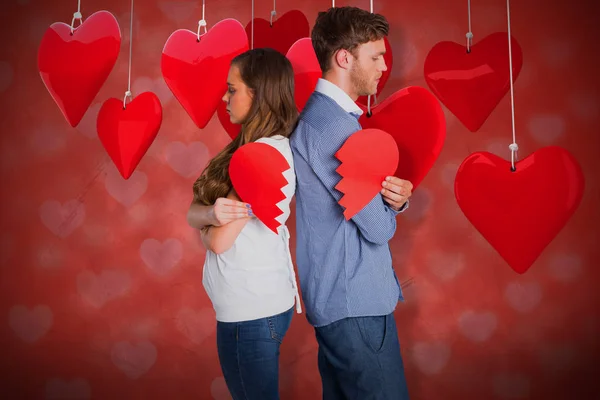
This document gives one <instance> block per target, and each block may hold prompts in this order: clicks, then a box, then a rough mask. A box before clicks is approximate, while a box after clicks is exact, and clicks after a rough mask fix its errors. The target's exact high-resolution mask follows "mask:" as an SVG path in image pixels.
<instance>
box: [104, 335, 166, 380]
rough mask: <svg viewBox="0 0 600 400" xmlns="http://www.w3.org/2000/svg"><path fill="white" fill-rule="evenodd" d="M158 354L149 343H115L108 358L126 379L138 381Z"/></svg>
mask: <svg viewBox="0 0 600 400" xmlns="http://www.w3.org/2000/svg"><path fill="white" fill-rule="evenodd" d="M157 356H158V352H157V350H156V347H155V346H154V345H153V344H152V343H151V342H149V341H147V340H143V341H141V342H138V343H135V344H132V343H130V342H125V341H123V342H117V343H115V345H114V346H113V348H112V350H111V352H110V358H111V360H112V362H113V364H115V365H116V366H117V368H119V369H120V370H121V371H122V372H123V373H124V374H125V375H126V376H127V377H129V378H130V379H138V378H139V377H141V376H142V375H144V374H146V373H147V372H148V371H149V370H150V368H152V366H153V365H154V363H155V362H156V357H157Z"/></svg>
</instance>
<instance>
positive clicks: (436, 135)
mask: <svg viewBox="0 0 600 400" xmlns="http://www.w3.org/2000/svg"><path fill="white" fill-rule="evenodd" d="M361 108H362V109H363V111H365V112H364V113H363V115H362V116H361V117H360V119H359V122H360V124H361V125H362V127H363V128H364V129H369V128H371V129H381V130H382V131H384V132H387V133H389V134H390V135H392V137H393V138H394V140H395V142H396V145H397V146H398V152H399V154H400V161H399V163H398V168H397V169H396V171H395V173H394V174H393V175H395V176H397V177H399V178H402V179H406V180H408V181H410V182H411V183H412V184H413V190H416V189H417V187H418V186H419V184H420V183H421V181H422V180H423V178H425V176H426V175H427V173H428V172H429V170H430V169H431V167H433V164H434V163H435V161H436V160H437V158H438V156H439V155H440V153H441V151H442V147H443V146H444V141H445V140H446V120H445V118H444V111H443V110H442V107H441V106H440V103H439V101H438V100H437V99H436V98H435V96H434V95H432V94H431V93H430V92H429V91H428V90H427V89H425V88H422V87H418V86H409V87H407V88H404V89H401V90H399V91H397V92H396V93H394V94H393V95H391V96H390V97H388V98H387V99H385V100H384V101H383V102H381V103H379V104H377V105H376V106H374V107H372V108H371V116H370V117H369V114H368V113H367V112H366V111H367V110H366V109H365V108H364V107H362V106H361Z"/></svg>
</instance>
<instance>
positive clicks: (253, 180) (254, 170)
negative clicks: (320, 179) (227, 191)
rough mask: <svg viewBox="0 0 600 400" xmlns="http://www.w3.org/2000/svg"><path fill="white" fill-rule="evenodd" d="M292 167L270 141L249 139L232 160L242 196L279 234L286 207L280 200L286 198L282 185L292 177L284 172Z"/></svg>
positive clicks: (232, 175)
mask: <svg viewBox="0 0 600 400" xmlns="http://www.w3.org/2000/svg"><path fill="white" fill-rule="evenodd" d="M289 169H290V164H289V163H288V162H287V160H286V159H285V157H284V156H283V154H281V153H280V152H279V150H277V149H276V148H275V147H273V146H271V145H269V144H266V143H256V142H253V143H248V144H245V145H243V146H241V147H240V148H239V149H237V150H236V151H235V152H234V153H233V156H232V157H231V161H230V163H229V176H230V178H231V184H232V185H233V188H234V189H235V191H236V192H237V194H238V196H239V197H240V199H241V200H242V201H243V202H245V203H248V204H250V205H251V206H252V212H253V213H254V215H256V217H257V218H258V219H259V220H261V221H262V222H263V223H264V224H265V225H266V226H267V227H268V228H269V229H271V230H272V231H273V232H274V233H276V234H277V228H278V227H279V226H281V223H280V222H279V221H277V219H276V218H277V217H278V216H280V215H282V214H283V211H281V209H280V208H279V207H278V206H277V204H278V203H279V202H280V201H282V200H285V198H286V196H285V194H284V193H283V192H282V190H281V189H282V188H283V187H285V186H287V184H288V181H287V179H286V178H285V176H284V175H283V173H284V172H285V171H287V170H289Z"/></svg>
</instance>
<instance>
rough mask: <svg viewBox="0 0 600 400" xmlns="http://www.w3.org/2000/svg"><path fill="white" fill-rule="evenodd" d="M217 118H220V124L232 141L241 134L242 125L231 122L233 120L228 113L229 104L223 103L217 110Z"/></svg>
mask: <svg viewBox="0 0 600 400" xmlns="http://www.w3.org/2000/svg"><path fill="white" fill-rule="evenodd" d="M217 116H218V117H219V122H220V123H221V126H223V129H225V132H227V134H228V135H229V137H230V138H231V140H233V139H235V138H236V136H237V135H238V134H239V133H240V131H241V129H242V126H241V125H240V124H234V123H233V122H231V118H230V116H229V113H228V112H227V104H226V103H225V102H223V101H222V102H221V103H220V104H219V107H218V108H217Z"/></svg>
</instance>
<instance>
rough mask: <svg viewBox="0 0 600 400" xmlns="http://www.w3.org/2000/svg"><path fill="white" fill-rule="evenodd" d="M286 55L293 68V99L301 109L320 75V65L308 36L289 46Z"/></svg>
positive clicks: (300, 109) (313, 89) (299, 109)
mask: <svg viewBox="0 0 600 400" xmlns="http://www.w3.org/2000/svg"><path fill="white" fill-rule="evenodd" d="M286 57H287V58H288V59H289V60H290V62H291V63H292V67H293V68H294V99H295V101H296V107H297V108H298V111H302V109H303V108H304V106H305V105H306V102H307V101H308V98H309V97H310V95H311V94H312V93H313V92H314V91H315V86H317V82H318V81H319V78H320V77H321V75H322V72H321V66H320V65H319V60H317V55H316V54H315V49H314V48H313V45H312V40H311V39H310V38H302V39H300V40H298V41H297V42H296V43H294V44H293V45H292V47H290V50H289V51H288V53H287V55H286Z"/></svg>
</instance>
